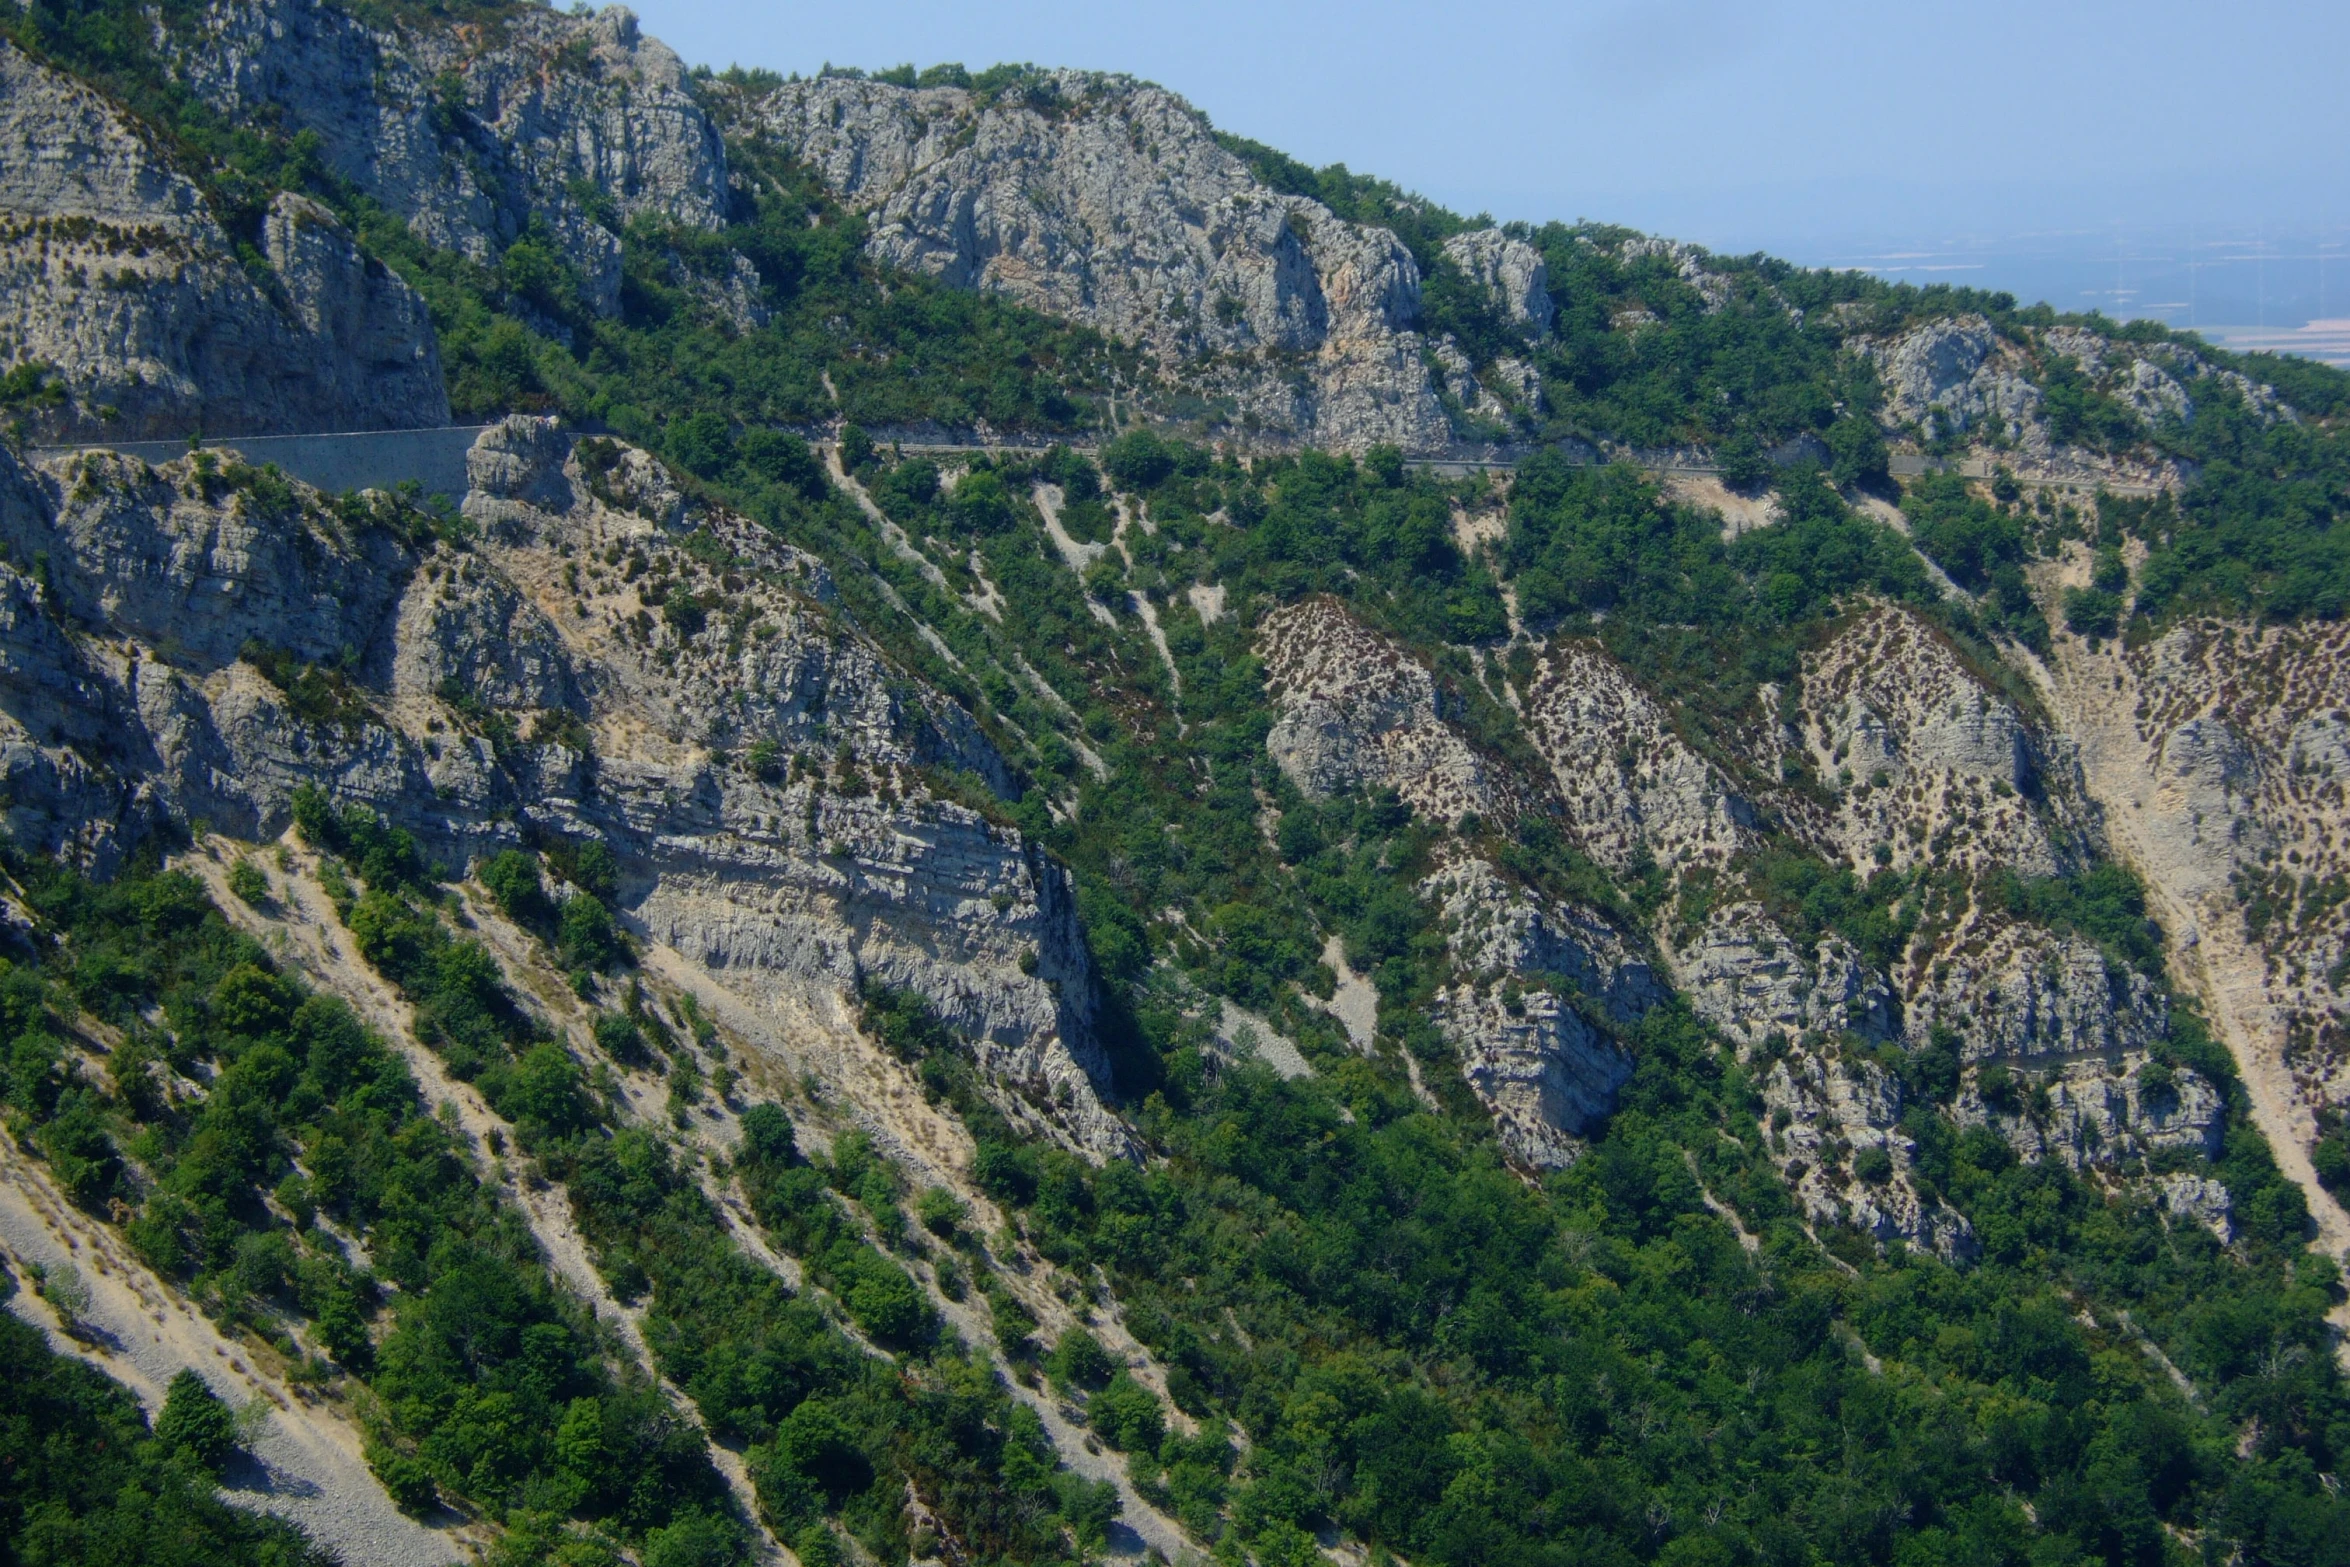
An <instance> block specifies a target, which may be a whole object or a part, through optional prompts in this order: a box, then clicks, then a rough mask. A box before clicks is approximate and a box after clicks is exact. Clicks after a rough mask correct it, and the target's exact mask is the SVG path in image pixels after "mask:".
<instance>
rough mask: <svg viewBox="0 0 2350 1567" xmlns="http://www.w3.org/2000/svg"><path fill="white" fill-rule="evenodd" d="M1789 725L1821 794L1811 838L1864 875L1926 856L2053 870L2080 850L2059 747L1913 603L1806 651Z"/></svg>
mask: <svg viewBox="0 0 2350 1567" xmlns="http://www.w3.org/2000/svg"><path fill="white" fill-rule="evenodd" d="M1798 725H1799V729H1800V733H1799V735H1798V737H1797V738H1798V740H1799V742H1800V744H1801V745H1802V747H1803V749H1804V750H1805V751H1806V752H1807V753H1808V760H1809V761H1810V763H1811V766H1812V769H1813V771H1814V773H1815V775H1816V776H1817V777H1819V778H1820V779H1821V780H1822V782H1823V783H1824V784H1825V785H1826V786H1827V787H1828V789H1829V790H1830V791H1831V793H1832V796H1833V799H1834V808H1833V812H1832V814H1831V815H1830V816H1829V817H1828V819H1827V821H1826V823H1825V826H1824V831H1823V832H1822V837H1823V840H1824V842H1823V847H1826V848H1828V849H1829V850H1830V851H1831V852H1832V853H1833V854H1834V855H1835V856H1836V857H1838V858H1840V859H1842V860H1844V861H1845V862H1846V863H1847V864H1849V865H1851V866H1852V867H1854V868H1855V869H1856V870H1859V871H1861V872H1862V873H1864V874H1865V873H1866V872H1867V871H1868V870H1869V869H1871V868H1872V867H1873V866H1875V865H1877V864H1885V865H1889V866H1891V867H1893V868H1895V869H1897V870H1898V869H1907V868H1908V867H1909V866H1911V865H1913V864H1917V863H1920V862H1923V861H1926V860H1929V859H1930V860H1932V861H1933V862H1934V863H1936V864H1938V865H1943V866H1949V867H1957V868H1963V869H1968V870H1976V869H1983V868H1987V867H1989V866H1993V865H1999V866H2005V867H2006V868H2008V869H2010V870H2012V871H2014V872H2015V873H2016V874H2018V875H2021V876H2052V875H2055V874H2056V873H2057V872H2058V871H2060V870H2065V869H2070V868H2072V867H2074V866H2075V865H2077V864H2078V863H2079V861H2080V859H2081V846H2080V840H2081V836H2082V835H2083V834H2084V833H2085V832H2086V830H2087V828H2086V824H2085V822H2084V821H2083V820H2082V818H2081V813H2080V808H2079V798H2080V797H2079V790H2078V786H2077V781H2076V779H2075V777H2074V774H2075V772H2076V771H2077V768H2076V767H2075V766H2074V764H2073V762H2072V759H2071V755H2070V752H2069V750H2067V749H2066V748H2064V747H2063V746H2061V745H2060V744H2059V743H2057V742H2055V741H2053V740H2051V739H2050V738H2049V737H2048V736H2046V735H2044V734H2042V733H2041V732H2039V731H2038V730H2037V729H2035V728H2034V727H2033V726H2032V725H2031V724H2029V723H2028V722H2027V721H2026V720H2025V717H2024V715H2023V714H2022V713H2020V712H2019V711H2018V710H2017V708H2016V706H2015V704H2014V703H2013V702H2011V701H2009V700H2008V699H2007V698H2006V697H2004V696H2002V695H2000V694H1999V693H1998V692H1996V691H1994V690H1992V689H1991V688H1990V687H1988V686H1987V685H1985V684H1984V682H1983V681H1982V680H1981V679H1980V678H1979V677H1978V676H1977V675H1976V674H1975V673H1974V672H1973V671H1972V670H1970V669H1968V668H1967V667H1966V665H1965V663H1964V662H1963V661H1962V660H1961V659H1960V658H1959V656H1958V653H1957V651H1956V650H1955V649H1954V648H1952V647H1951V645H1950V643H1949V642H1948V641H1947V640H1946V639H1945V638H1944V637H1943V636H1941V635H1940V634H1939V633H1938V632H1936V631H1935V630H1934V629H1933V628H1932V627H1931V626H1929V625H1927V624H1926V622H1925V621H1924V619H1923V618H1922V617H1920V616H1919V615H1917V614H1916V613H1915V612H1914V611H1911V610H1908V609H1905V608H1898V607H1894V606H1886V605H1880V606H1874V607H1871V608H1868V609H1864V610H1862V611H1861V612H1859V613H1858V614H1856V615H1855V616H1854V617H1853V618H1852V620H1851V621H1850V622H1849V623H1848V624H1847V625H1846V626H1845V627H1844V628H1843V629H1842V630H1841V631H1840V632H1839V633H1838V634H1837V635H1836V637H1835V638H1834V639H1833V640H1831V641H1830V642H1828V643H1827V644H1826V645H1825V646H1824V647H1822V648H1820V649H1819V650H1818V651H1817V652H1815V653H1814V654H1812V655H1811V656H1810V657H1809V658H1808V659H1806V660H1805V664H1804V671H1803V683H1802V702H1801V714H1800V717H1799V719H1798ZM2052 829H2055V830H2052ZM2066 829H2069V830H2066ZM2059 838H2061V839H2062V840H2063V843H2064V847H2062V848H2061V849H2060V848H2059V845H2058V840H2059ZM1880 851H1881V852H1880Z"/></svg>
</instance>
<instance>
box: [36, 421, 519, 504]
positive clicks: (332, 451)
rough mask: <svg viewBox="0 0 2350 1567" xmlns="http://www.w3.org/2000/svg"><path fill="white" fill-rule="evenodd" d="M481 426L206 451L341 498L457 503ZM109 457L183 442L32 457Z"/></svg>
mask: <svg viewBox="0 0 2350 1567" xmlns="http://www.w3.org/2000/svg"><path fill="white" fill-rule="evenodd" d="M488 428H489V426H487V425H480V424H453V425H443V426H441V427H439V428H437V429H431V430H351V431H345V432H342V433H340V434H334V435H247V436H233V437H228V438H225V439H221V440H210V439H207V440H206V441H205V442H204V446H205V448H206V449H207V450H209V451H228V452H236V453H238V454H239V455H241V456H242V457H243V458H244V459H245V461H247V462H249V463H253V464H255V465H257V466H258V465H259V464H262V463H276V464H277V465H278V467H280V468H281V469H283V470H284V471H285V472H287V473H289V474H291V475H293V476H294V477H295V478H297V479H300V480H301V481H302V482H303V483H305V484H312V485H316V486H317V487H318V488H319V489H322V490H327V491H330V492H335V493H339V492H341V491H344V490H389V489H393V488H396V487H397V486H398V485H400V484H402V483H404V482H406V481H408V480H411V479H413V480H415V481H416V483H417V485H418V486H419V487H420V488H421V489H422V490H423V491H424V493H425V494H427V495H446V496H447V497H449V498H450V499H451V500H462V499H463V498H464V495H465V489H466V483H465V453H466V451H467V449H468V448H470V447H471V446H472V445H473V439H474V437H475V436H477V435H479V434H481V432H482V431H484V430H486V429H488ZM77 451H107V452H121V453H123V454H124V455H125V456H130V457H143V458H145V459H146V460H147V461H148V462H151V463H162V462H169V461H170V460H171V459H172V458H174V457H185V456H186V455H187V454H188V443H187V442H186V441H100V442H96V443H94V444H92V445H89V446H57V447H35V448H34V449H33V453H32V455H33V456H34V457H36V458H39V457H50V456H56V455H59V454H61V453H66V452H77Z"/></svg>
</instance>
